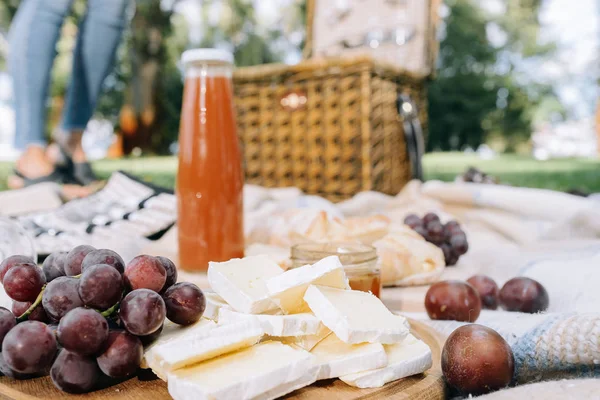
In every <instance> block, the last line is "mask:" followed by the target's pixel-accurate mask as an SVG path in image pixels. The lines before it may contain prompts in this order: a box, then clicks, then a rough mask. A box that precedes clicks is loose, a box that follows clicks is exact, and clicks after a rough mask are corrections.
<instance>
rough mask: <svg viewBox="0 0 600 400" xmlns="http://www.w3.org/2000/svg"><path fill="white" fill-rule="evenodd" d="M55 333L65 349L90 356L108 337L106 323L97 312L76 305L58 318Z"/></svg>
mask: <svg viewBox="0 0 600 400" xmlns="http://www.w3.org/2000/svg"><path fill="white" fill-rule="evenodd" d="M56 333H57V336H58V341H59V342H60V344H61V345H62V346H63V347H64V348H65V349H67V350H69V351H71V352H73V353H77V354H80V355H82V356H90V355H93V354H97V353H98V352H100V351H101V350H102V348H103V346H104V342H106V339H107V338H108V323H107V322H106V319H104V317H103V316H102V315H100V313H99V312H97V311H94V310H91V309H89V308H83V307H78V308H75V309H73V310H71V311H69V312H68V313H67V314H66V315H65V316H64V317H63V318H62V319H61V320H60V323H59V324H58V330H57V332H56Z"/></svg>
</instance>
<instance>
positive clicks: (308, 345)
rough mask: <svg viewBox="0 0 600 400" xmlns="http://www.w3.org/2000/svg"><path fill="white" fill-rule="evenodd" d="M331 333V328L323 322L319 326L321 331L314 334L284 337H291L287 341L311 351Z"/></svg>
mask: <svg viewBox="0 0 600 400" xmlns="http://www.w3.org/2000/svg"><path fill="white" fill-rule="evenodd" d="M331 334H332V333H331V329H329V328H328V327H326V326H325V325H323V324H321V325H320V327H319V331H318V332H317V333H316V334H314V335H306V336H296V337H290V338H284V339H290V340H288V341H286V342H287V343H289V344H293V345H296V346H298V347H300V348H302V349H304V350H306V351H311V350H312V349H314V347H315V346H316V345H318V344H319V343H321V340H323V339H325V338H326V337H327V336H329V335H331Z"/></svg>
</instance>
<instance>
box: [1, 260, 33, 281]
mask: <svg viewBox="0 0 600 400" xmlns="http://www.w3.org/2000/svg"><path fill="white" fill-rule="evenodd" d="M17 264H32V265H35V261H33V259H32V258H31V257H26V256H10V257H8V258H6V259H5V260H4V261H2V264H0V282H4V275H6V273H7V272H8V270H9V269H11V268H12V267H14V266H15V265H17Z"/></svg>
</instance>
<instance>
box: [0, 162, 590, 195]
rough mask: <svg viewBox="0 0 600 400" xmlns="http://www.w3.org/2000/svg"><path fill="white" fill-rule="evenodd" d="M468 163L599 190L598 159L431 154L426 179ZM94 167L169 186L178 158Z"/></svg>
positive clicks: (539, 183) (529, 179)
mask: <svg viewBox="0 0 600 400" xmlns="http://www.w3.org/2000/svg"><path fill="white" fill-rule="evenodd" d="M469 166H474V167H477V168H480V169H481V170H483V171H484V172H486V173H488V174H491V175H494V176H497V177H498V178H499V179H500V180H501V181H502V182H504V183H508V184H511V185H515V186H528V187H536V188H546V189H554V190H562V191H565V190H569V189H573V188H577V189H580V190H584V191H588V192H600V160H589V159H561V160H550V161H536V160H533V159H532V158H530V157H526V156H518V155H502V156H499V157H497V158H495V159H493V160H481V159H479V158H478V157H477V156H476V155H466V154H462V153H432V154H427V155H426V156H425V159H424V167H425V178H426V179H440V180H444V181H451V180H454V178H455V176H456V175H457V174H460V173H462V172H464V171H465V169H466V168H467V167H469ZM11 168H12V164H10V163H0V190H4V189H6V178H7V177H8V175H9V173H10V171H11ZM94 168H95V170H96V172H97V173H98V174H99V175H100V176H101V177H103V178H107V177H109V176H110V174H111V173H112V172H114V171H118V170H123V171H126V172H129V173H132V174H134V175H137V176H139V177H141V178H142V179H144V180H146V181H149V182H152V183H154V184H156V185H160V186H164V187H168V188H172V187H173V185H174V181H175V179H174V178H175V172H176V169H177V160H176V158H175V157H143V158H128V159H122V160H104V161H99V162H96V163H95V164H94Z"/></svg>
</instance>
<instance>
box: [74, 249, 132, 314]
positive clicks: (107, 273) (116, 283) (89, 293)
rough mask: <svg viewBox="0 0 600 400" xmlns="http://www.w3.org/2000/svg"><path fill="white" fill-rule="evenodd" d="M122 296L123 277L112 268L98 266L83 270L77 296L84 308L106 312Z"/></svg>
mask: <svg viewBox="0 0 600 400" xmlns="http://www.w3.org/2000/svg"><path fill="white" fill-rule="evenodd" d="M90 254H92V253H90ZM122 295H123V277H122V276H121V274H120V273H119V271H117V269H115V268H114V267H112V266H110V265H107V264H99V265H94V266H91V267H87V268H85V269H84V270H83V273H82V274H81V279H80V280H79V296H80V297H81V300H82V301H83V304H85V305H86V306H88V307H92V308H96V309H98V310H106V309H108V308H110V307H112V306H114V305H115V304H117V302H118V301H119V300H121V296H122Z"/></svg>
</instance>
